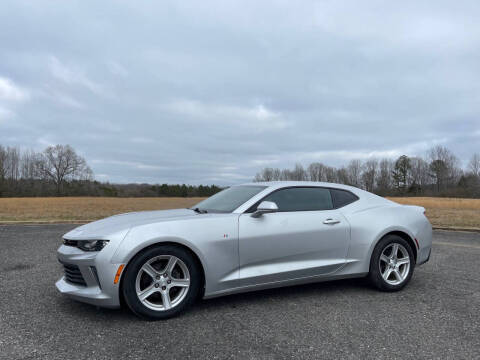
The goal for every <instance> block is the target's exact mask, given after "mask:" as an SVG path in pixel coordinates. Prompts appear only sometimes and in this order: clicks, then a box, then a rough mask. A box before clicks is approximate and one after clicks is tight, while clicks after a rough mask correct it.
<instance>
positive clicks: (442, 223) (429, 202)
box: [389, 197, 480, 229]
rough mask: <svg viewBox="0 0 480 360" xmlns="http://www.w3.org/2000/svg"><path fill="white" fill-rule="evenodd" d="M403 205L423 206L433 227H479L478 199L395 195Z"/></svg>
mask: <svg viewBox="0 0 480 360" xmlns="http://www.w3.org/2000/svg"><path fill="white" fill-rule="evenodd" d="M389 199H390V200H392V201H396V202H398V203H400V204H405V205H418V206H423V207H424V208H425V209H426V210H427V212H426V215H427V217H428V219H429V220H430V222H431V223H432V225H433V226H434V227H444V228H462V229H480V199H459V198H433V197H395V198H389Z"/></svg>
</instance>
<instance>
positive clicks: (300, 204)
mask: <svg viewBox="0 0 480 360" xmlns="http://www.w3.org/2000/svg"><path fill="white" fill-rule="evenodd" d="M263 201H273V202H274V203H275V204H277V206H278V210H279V211H310V210H330V209H332V208H333V203H332V197H331V196H330V191H329V190H328V189H323V188H288V189H282V190H278V191H275V192H274V193H272V194H270V195H268V196H267V197H265V198H264V199H263Z"/></svg>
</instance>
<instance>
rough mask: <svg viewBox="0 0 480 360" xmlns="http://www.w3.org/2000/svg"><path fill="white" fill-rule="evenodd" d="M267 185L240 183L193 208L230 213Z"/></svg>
mask: <svg viewBox="0 0 480 360" xmlns="http://www.w3.org/2000/svg"><path fill="white" fill-rule="evenodd" d="M265 188H266V186H260V185H239V186H232V187H230V188H228V189H225V190H223V191H220V192H219V193H217V194H215V195H213V196H211V197H209V198H208V199H205V200H203V201H202V202H200V203H198V204H197V205H195V206H193V207H192V209H197V210H198V211H207V212H221V213H229V212H232V211H233V210H235V209H236V208H238V207H239V206H240V205H242V204H243V203H244V202H245V201H247V200H249V199H251V198H252V197H253V196H255V195H257V194H258V193H259V192H260V191H262V190H264V189H265Z"/></svg>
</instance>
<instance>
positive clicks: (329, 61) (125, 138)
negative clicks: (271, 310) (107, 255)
mask: <svg viewBox="0 0 480 360" xmlns="http://www.w3.org/2000/svg"><path fill="white" fill-rule="evenodd" d="M479 19H480V1H478V0H474V1H450V0H449V1H411V2H410V1H339V0H334V1H314V2H308V1H300V2H299V1H273V2H270V1H258V0H257V1H245V0H242V1H220V0H219V1H213V2H212V1H204V0H203V1H194V2H193V1H192V2H190V1H178V0H177V1H165V0H162V1H130V2H128V1H84V0H82V1H63V0H62V1H19V0H13V1H5V0H3V1H2V5H1V6H0V144H2V145H4V146H12V145H16V146H20V147H22V148H24V149H27V148H32V149H35V150H42V149H44V148H45V147H46V146H48V145H50V144H57V143H61V144H70V145H72V146H73V147H74V148H75V149H76V150H77V151H78V152H79V153H80V154H81V155H83V156H84V157H85V158H86V159H87V161H88V163H89V164H90V166H91V167H92V169H93V171H94V173H95V176H96V178H97V179H98V180H109V181H112V182H151V183H153V182H155V183H157V182H159V183H163V182H168V183H190V184H200V183H203V184H207V183H208V184H210V183H216V184H221V185H226V184H234V183H239V182H245V181H249V180H251V179H252V178H253V176H254V175H255V173H256V172H257V171H258V170H260V169H261V168H263V167H265V166H273V167H282V168H283V167H292V166H293V165H294V164H295V163H296V162H301V163H303V164H304V165H308V163H310V162H312V161H320V162H323V163H325V164H328V165H333V166H338V165H341V164H346V163H347V162H348V161H349V160H351V159H353V158H360V159H365V158H368V157H384V156H386V157H392V158H393V157H396V156H399V155H402V154H407V155H415V154H417V155H424V154H425V152H426V150H427V149H428V148H429V147H431V146H432V145H436V144H441V145H444V146H447V147H448V148H450V149H451V150H453V151H454V152H455V153H456V155H457V156H458V157H459V158H460V159H461V160H462V161H463V162H464V163H466V162H467V161H468V159H469V157H470V156H471V154H472V153H473V152H480V21H479Z"/></svg>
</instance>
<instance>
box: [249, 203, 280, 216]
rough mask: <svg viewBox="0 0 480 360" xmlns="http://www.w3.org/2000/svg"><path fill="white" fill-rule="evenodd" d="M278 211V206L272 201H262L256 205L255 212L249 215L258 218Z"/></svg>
mask: <svg viewBox="0 0 480 360" xmlns="http://www.w3.org/2000/svg"><path fill="white" fill-rule="evenodd" d="M277 211H278V206H277V204H275V203H274V202H273V201H262V202H261V203H260V205H258V207H257V210H255V212H254V213H253V214H252V215H251V216H252V217H254V218H258V217H260V216H262V215H263V214H268V213H274V212H277Z"/></svg>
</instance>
